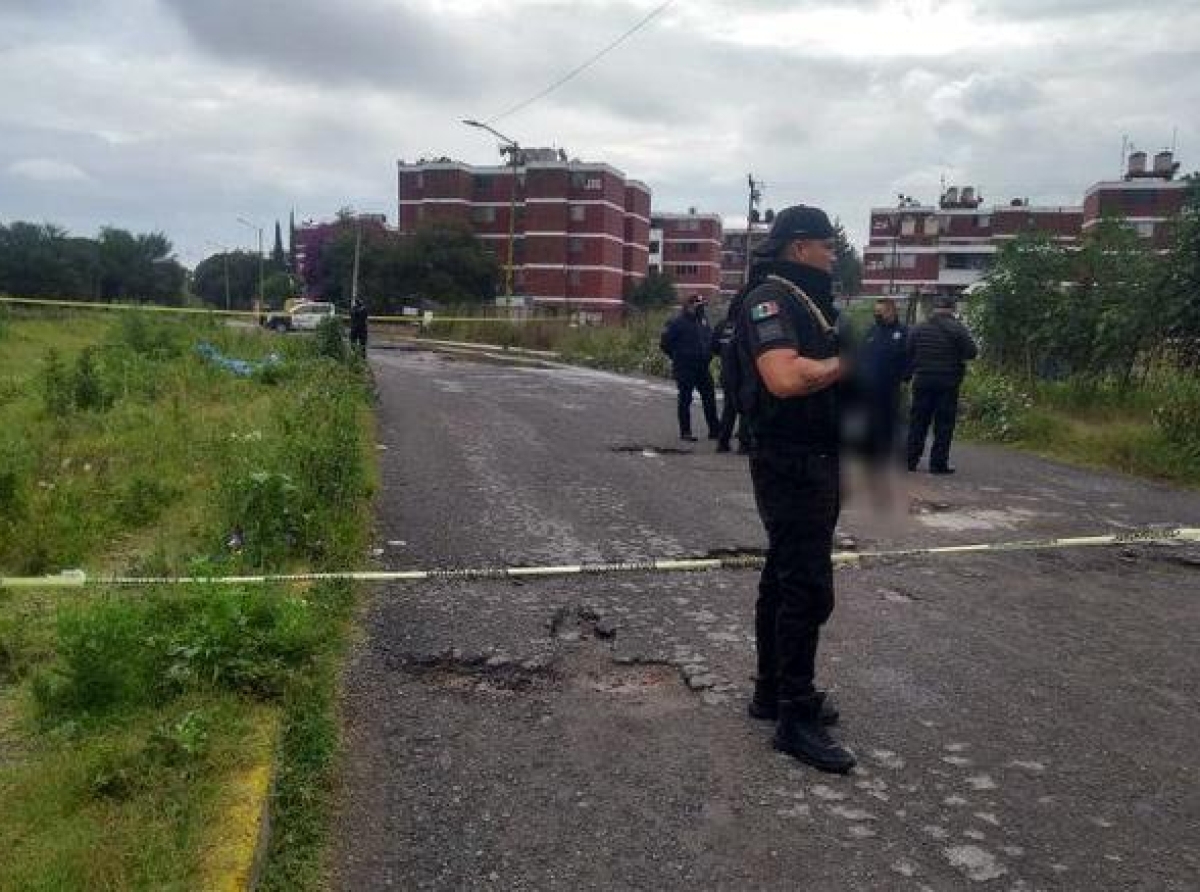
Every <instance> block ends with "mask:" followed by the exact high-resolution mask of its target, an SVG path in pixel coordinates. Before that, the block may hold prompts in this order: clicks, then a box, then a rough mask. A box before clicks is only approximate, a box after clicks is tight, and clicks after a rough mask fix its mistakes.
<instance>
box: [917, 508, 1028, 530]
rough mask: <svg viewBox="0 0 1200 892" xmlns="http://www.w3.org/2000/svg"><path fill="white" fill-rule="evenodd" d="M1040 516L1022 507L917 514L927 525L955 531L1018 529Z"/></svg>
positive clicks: (945, 510) (947, 509) (950, 510)
mask: <svg viewBox="0 0 1200 892" xmlns="http://www.w3.org/2000/svg"><path fill="white" fill-rule="evenodd" d="M1038 516H1039V514H1038V512H1036V511H1026V510H1024V509H1022V508H1008V509H995V508H979V509H968V510H960V511H955V510H952V509H950V508H949V507H947V508H946V509H944V510H935V511H933V512H931V513H924V514H922V513H918V514H917V515H916V517H917V519H918V520H919V521H920V522H921V523H923V524H924V525H925V526H927V527H931V528H932V529H935V530H945V531H947V532H954V533H958V532H972V531H980V530H982V531H988V530H1012V529H1017V528H1019V527H1020V526H1022V525H1023V524H1025V523H1026V522H1028V521H1030V520H1032V519H1034V518H1036V517H1038Z"/></svg>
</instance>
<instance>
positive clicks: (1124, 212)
mask: <svg viewBox="0 0 1200 892" xmlns="http://www.w3.org/2000/svg"><path fill="white" fill-rule="evenodd" d="M1146 160H1147V159H1146V154H1145V153H1144V152H1134V153H1133V154H1132V155H1130V156H1129V167H1128V170H1127V171H1126V174H1125V176H1124V178H1123V179H1121V180H1115V181H1111V182H1099V183H1096V184H1095V185H1094V186H1092V187H1091V188H1090V189H1088V190H1087V192H1086V193H1085V196H1084V202H1083V204H1082V205H1077V206H1069V207H1038V206H1035V205H1031V204H1029V203H1028V202H1027V201H1024V200H1021V199H1014V200H1013V201H1012V202H1010V203H1009V204H1006V205H992V206H984V204H983V198H982V196H980V195H979V194H978V193H977V191H976V190H975V189H974V188H973V187H970V186H967V187H965V188H963V189H958V188H956V187H953V186H952V187H950V188H949V189H947V190H946V191H945V192H944V193H943V194H942V196H941V198H940V199H939V201H938V203H937V206H932V205H923V204H921V203H919V202H915V201H912V200H904V201H902V202H901V203H900V205H899V206H897V207H891V208H872V209H871V229H870V235H869V241H868V243H867V247H866V248H865V250H864V251H863V294H864V296H869V297H876V296H882V295H902V296H908V295H913V294H918V295H935V294H953V295H959V294H961V293H962V292H963V291H965V290H966V289H967V288H969V287H970V286H971V285H973V284H975V283H976V282H978V281H979V280H980V279H982V278H983V276H984V274H985V273H986V272H987V270H988V268H989V267H990V266H991V264H992V262H993V260H994V258H995V256H996V254H997V253H998V252H999V250H1000V246H1001V245H1002V244H1003V243H1004V242H1005V241H1006V240H1009V239H1013V238H1016V237H1017V235H1019V234H1021V233H1022V232H1028V231H1030V230H1036V231H1040V232H1043V233H1046V234H1048V235H1049V236H1050V237H1052V238H1054V239H1056V240H1058V241H1060V242H1063V243H1065V244H1075V243H1076V242H1077V241H1078V240H1079V237H1080V235H1081V234H1082V233H1083V232H1085V231H1086V230H1087V229H1089V228H1091V227H1092V226H1095V225H1096V224H1097V223H1098V222H1099V221H1100V219H1101V218H1102V217H1103V216H1106V215H1111V216H1117V217H1120V218H1122V219H1124V220H1126V221H1127V222H1128V223H1130V224H1131V225H1133V226H1134V227H1136V228H1137V230H1138V232H1139V233H1140V234H1141V235H1142V236H1143V237H1145V238H1148V239H1153V241H1154V244H1155V245H1156V246H1157V247H1159V248H1163V247H1165V246H1166V244H1167V241H1168V240H1169V238H1170V235H1169V232H1168V228H1167V227H1166V226H1165V225H1164V224H1166V223H1167V222H1168V221H1169V220H1170V218H1171V217H1172V216H1174V215H1176V214H1178V213H1179V211H1180V209H1181V208H1182V207H1183V199H1184V194H1185V192H1186V189H1187V184H1186V183H1184V182H1182V181H1178V180H1175V179H1174V175H1175V172H1176V171H1177V170H1178V167H1179V165H1178V164H1176V163H1175V162H1174V159H1173V157H1172V154H1171V153H1170V152H1160V153H1159V154H1158V155H1157V156H1155V160H1154V166H1153V168H1151V169H1149V170H1147V167H1146Z"/></svg>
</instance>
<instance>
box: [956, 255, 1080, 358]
mask: <svg viewBox="0 0 1200 892" xmlns="http://www.w3.org/2000/svg"><path fill="white" fill-rule="evenodd" d="M1068 278H1069V256H1068V254H1067V252H1066V251H1065V250H1064V249H1063V248H1062V247H1061V246H1060V245H1058V244H1057V243H1055V242H1054V241H1052V240H1051V239H1050V237H1049V236H1047V235H1045V234H1043V233H1040V232H1026V233H1022V234H1021V235H1019V236H1017V237H1016V238H1015V239H1013V240H1012V241H1010V242H1007V243H1006V244H1004V246H1003V247H1001V249H1000V252H999V254H998V255H997V256H996V262H995V263H994V264H993V265H992V268H991V269H990V270H989V271H988V274H987V275H986V276H985V277H984V279H983V282H982V285H981V287H980V288H979V289H978V290H977V291H976V292H975V293H974V294H973V295H972V297H971V300H970V303H969V305H968V308H967V315H968V317H969V319H970V321H971V325H972V328H973V329H974V330H975V332H976V334H978V335H979V340H980V342H981V344H982V347H983V351H984V356H985V358H986V359H987V361H988V362H990V363H991V364H993V365H995V366H997V367H998V368H1001V369H1004V370H1006V371H1009V372H1013V373H1018V374H1021V375H1023V376H1025V377H1026V378H1029V379H1032V378H1033V377H1035V376H1036V375H1037V374H1038V373H1039V371H1045V369H1046V363H1047V360H1048V359H1049V353H1050V350H1051V347H1052V346H1053V342H1054V339H1055V337H1056V336H1057V334H1058V332H1057V330H1056V326H1055V323H1054V320H1055V308H1056V307H1057V305H1058V302H1059V300H1060V298H1061V295H1062V289H1063V287H1064V283H1066V282H1067V280H1068Z"/></svg>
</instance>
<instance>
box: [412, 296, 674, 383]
mask: <svg viewBox="0 0 1200 892" xmlns="http://www.w3.org/2000/svg"><path fill="white" fill-rule="evenodd" d="M668 316H669V313H668V312H667V311H665V310H664V311H660V312H657V313H647V314H644V315H639V316H635V317H632V318H631V319H629V320H628V321H627V322H626V323H625V324H624V325H600V326H577V327H572V326H571V325H568V324H567V323H566V322H557V321H553V322H528V323H521V322H503V321H487V322H478V321H475V322H437V321H436V320H435V321H434V323H433V325H431V326H429V327H428V328H427V329H426V330H425V335H426V336H428V337H431V338H438V339H442V340H451V341H467V342H471V343H477V344H496V345H498V346H502V347H520V348H522V349H525V350H553V351H555V352H556V353H559V354H561V355H562V358H563V360H564V361H566V362H571V363H575V364H577V365H583V366H588V367H591V368H599V369H607V370H609V371H614V372H632V373H636V374H643V375H658V376H666V375H668V374H669V373H670V364H669V362H668V361H667V358H666V357H665V356H663V354H662V352H661V351H660V350H659V349H658V337H659V334H660V333H661V332H662V327H663V324H664V323H665V322H666V320H667V318H668Z"/></svg>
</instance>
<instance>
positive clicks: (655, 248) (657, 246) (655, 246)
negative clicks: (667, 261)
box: [650, 242, 662, 254]
mask: <svg viewBox="0 0 1200 892" xmlns="http://www.w3.org/2000/svg"><path fill="white" fill-rule="evenodd" d="M661 250H662V243H661V242H651V243H650V253H651V254H657V253H659V252H660V251H661Z"/></svg>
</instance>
